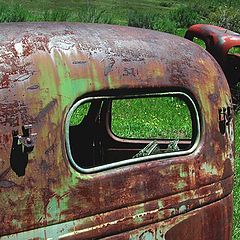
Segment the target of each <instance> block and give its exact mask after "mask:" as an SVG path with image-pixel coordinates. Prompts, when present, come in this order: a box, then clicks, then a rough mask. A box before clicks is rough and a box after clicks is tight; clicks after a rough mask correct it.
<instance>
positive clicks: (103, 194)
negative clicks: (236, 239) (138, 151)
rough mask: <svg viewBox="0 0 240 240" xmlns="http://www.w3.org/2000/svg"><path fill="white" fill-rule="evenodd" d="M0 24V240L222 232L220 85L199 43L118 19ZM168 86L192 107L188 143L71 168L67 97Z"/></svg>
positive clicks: (226, 220) (230, 162) (225, 209)
mask: <svg viewBox="0 0 240 240" xmlns="http://www.w3.org/2000/svg"><path fill="white" fill-rule="evenodd" d="M0 32H1V37H0V236H1V240H5V239H8V240H9V239H56V238H61V239H100V238H103V237H109V238H110V239H146V238H147V239H166V240H172V239H201V240H203V239H204V240H210V239H211V240H228V239H231V228H232V189H233V172H234V129H233V125H234V123H233V119H232V118H231V116H230V114H231V108H232V105H231V93H230V90H229V86H228V83H227V80H226V77H225V75H224V73H223V71H222V69H221V67H220V66H219V64H218V63H217V62H216V61H215V60H214V58H212V57H211V55H210V54H209V53H208V52H207V51H205V50H204V49H202V48H201V47H199V46H197V45H196V44H194V43H192V42H190V41H188V40H186V39H184V38H180V37H177V36H173V35H170V34H166V33H160V32H156V31H149V30H146V29H137V28H129V27H122V26H111V25H97V24H93V25H91V24H79V23H16V24H0ZM173 89H174V90H175V91H176V90H177V91H182V92H184V93H185V94H188V96H190V97H191V99H193V102H194V104H195V106H196V109H195V111H196V112H197V113H199V115H198V116H199V133H198V135H197V136H199V137H198V140H197V141H196V143H194V150H193V151H192V152H190V153H189V154H186V155H178V156H171V157H169V158H167V159H158V158H156V159H154V160H151V161H143V162H139V163H136V164H132V165H125V166H121V167H119V168H115V169H108V170H106V171H101V172H96V173H92V174H88V173H82V172H80V171H77V170H76V169H75V168H74V167H73V166H72V165H71V163H70V161H69V156H68V154H67V151H66V128H65V126H66V118H67V114H68V113H69V110H70V109H71V108H72V106H73V104H74V103H76V101H77V100H79V99H82V98H84V96H99V94H101V95H104V94H105V95H107V96H108V95H111V96H112V95H114V96H115V95H116V94H118V96H119V95H120V94H122V95H124V94H129V93H132V92H134V93H136V92H141V93H144V94H148V91H149V92H161V91H168V92H171V91H173ZM120 97H121V95H120ZM191 111H193V110H191ZM221 122H222V123H223V124H224V127H225V131H224V132H222V131H221V129H220V127H219V126H220V123H221ZM19 136H20V137H19ZM23 145H24V149H20V150H19V151H20V152H21V153H22V156H21V158H20V157H19V156H18V155H16V154H15V152H16V150H17V149H18V148H19V147H22V146H23ZM110 157H111V156H110ZM11 159H12V160H13V161H12V162H11ZM20 160H21V161H20ZM20 167H22V168H21V169H20ZM19 169H20V170H21V171H20V170H19ZM213 228H214V229H213ZM121 234H122V235H121ZM119 236H120V237H119ZM117 237H118V238H117Z"/></svg>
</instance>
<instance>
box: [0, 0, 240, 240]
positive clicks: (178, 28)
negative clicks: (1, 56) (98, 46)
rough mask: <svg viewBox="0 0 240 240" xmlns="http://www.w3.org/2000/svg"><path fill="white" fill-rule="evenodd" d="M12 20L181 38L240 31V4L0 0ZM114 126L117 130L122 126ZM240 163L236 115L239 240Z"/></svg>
mask: <svg viewBox="0 0 240 240" xmlns="http://www.w3.org/2000/svg"><path fill="white" fill-rule="evenodd" d="M12 21H14V22H19V21H80V22H100V23H111V24H120V25H131V26H139V27H145V28H151V29H155V30H161V31H166V32H170V33H175V34H178V35H181V36H182V35H183V34H184V32H185V29H186V27H188V26H189V25H191V24H194V23H212V24H216V25H221V26H223V27H227V28H229V29H231V30H233V31H239V32H240V24H239V22H240V4H239V0H212V1H207V0H202V1H197V0H192V1H191V0H170V1H167V0H141V1H137V0H131V1H128V0H121V1H117V0H101V1H100V0H91V1H90V0H68V1H67V2H66V1H63V0H52V1H50V0H38V1H37V0H36V1H34V0H25V1H21V0H14V1H13V0H12V1H4V0H0V22H12ZM238 51H239V49H237V52H238ZM176 107H177V106H176ZM180 110H181V109H180ZM80 115H81V114H80ZM80 115H78V117H79V116H80ZM76 116H77V115H76ZM123 117H124V116H123ZM73 121H75V120H73ZM76 121H77V120H76ZM174 121H177V120H176V119H175V120H174ZM179 121H180V120H179ZM115 124H116V127H117V125H118V124H119V123H117V122H116V123H115ZM136 124H137V123H136ZM171 124H174V122H170V126H169V127H170V128H171ZM117 131H118V130H117ZM239 161H240V113H237V114H236V173H235V186H234V197H235V198H234V234H233V239H234V240H240V198H239V194H240V163H239Z"/></svg>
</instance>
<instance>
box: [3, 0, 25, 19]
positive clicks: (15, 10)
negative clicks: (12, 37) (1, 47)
mask: <svg viewBox="0 0 240 240" xmlns="http://www.w3.org/2000/svg"><path fill="white" fill-rule="evenodd" d="M28 15H29V13H28V11H27V10H25V9H24V8H23V7H22V6H21V5H19V4H15V5H13V6H8V5H6V4H1V5H0V22H24V21H26V20H27V17H28Z"/></svg>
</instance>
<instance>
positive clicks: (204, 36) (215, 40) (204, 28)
mask: <svg viewBox="0 0 240 240" xmlns="http://www.w3.org/2000/svg"><path fill="white" fill-rule="evenodd" d="M194 37H197V38H199V39H201V40H203V41H204V42H205V44H206V50H207V51H209V52H210V53H211V54H212V55H213V56H214V58H215V59H216V60H217V61H218V63H219V64H220V66H221V67H222V69H223V71H224V73H225V75H226V77H227V80H228V82H229V85H230V87H231V88H233V87H235V86H236V84H237V83H238V82H239V81H240V55H239V54H229V50H230V49H231V48H233V47H240V34H239V33H236V32H232V31H229V30H227V29H225V28H221V27H217V26H213V25H207V24H196V25H193V26H191V27H190V28H189V29H188V30H187V32H186V34H185V38H187V39H189V40H193V38H194Z"/></svg>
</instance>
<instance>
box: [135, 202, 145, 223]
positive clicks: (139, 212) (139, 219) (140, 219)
mask: <svg viewBox="0 0 240 240" xmlns="http://www.w3.org/2000/svg"><path fill="white" fill-rule="evenodd" d="M143 213H144V206H142V207H140V208H138V209H137V210H136V211H135V212H134V217H133V221H134V222H135V223H142V222H144V218H143V217H142V214H143Z"/></svg>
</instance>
